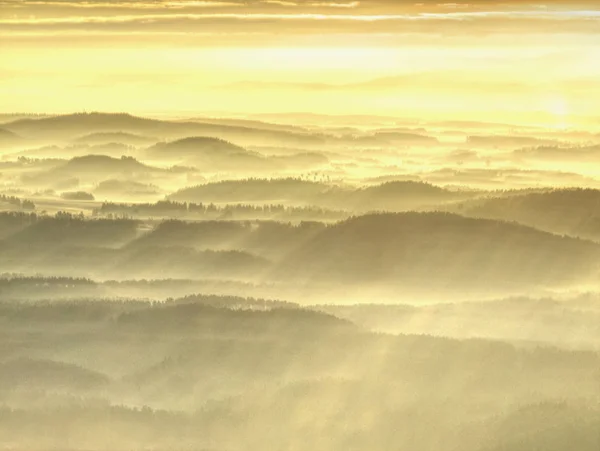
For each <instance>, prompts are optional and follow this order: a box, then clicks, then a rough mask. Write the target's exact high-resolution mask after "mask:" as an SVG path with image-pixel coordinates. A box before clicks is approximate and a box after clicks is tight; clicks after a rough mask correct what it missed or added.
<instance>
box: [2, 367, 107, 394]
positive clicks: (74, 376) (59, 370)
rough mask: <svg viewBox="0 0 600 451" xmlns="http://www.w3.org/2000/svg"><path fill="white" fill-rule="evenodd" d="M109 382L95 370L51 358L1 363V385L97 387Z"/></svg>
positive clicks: (44, 387) (12, 387)
mask: <svg viewBox="0 0 600 451" xmlns="http://www.w3.org/2000/svg"><path fill="white" fill-rule="evenodd" d="M108 382H109V379H108V377H106V376H105V375H103V374H101V373H97V372H95V371H90V370H87V369H84V368H81V367H79V366H77V365H72V364H68V363H62V362H54V361H51V360H33V359H18V360H12V361H8V362H3V363H0V386H1V387H2V389H3V390H7V389H14V388H17V387H23V388H27V389H29V390H31V389H36V390H40V389H50V390H52V389H63V390H82V389H96V388H99V387H101V386H103V385H106V384H107V383H108Z"/></svg>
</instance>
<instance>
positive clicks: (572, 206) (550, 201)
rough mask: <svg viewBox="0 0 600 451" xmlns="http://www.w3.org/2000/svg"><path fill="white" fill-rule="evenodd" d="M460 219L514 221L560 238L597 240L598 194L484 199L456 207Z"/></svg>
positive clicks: (556, 192)
mask: <svg viewBox="0 0 600 451" xmlns="http://www.w3.org/2000/svg"><path fill="white" fill-rule="evenodd" d="M458 211H460V212H461V213H462V214H464V215H468V216H472V217H478V218H489V219H500V220H503V221H514V222H518V223H520V224H524V225H527V226H530V227H535V228H537V229H540V230H545V231H547V232H552V233H556V234H560V235H570V236H574V237H580V238H586V239H592V240H595V241H598V240H600V190H596V189H556V190H549V191H546V192H531V193H525V194H522V195H514V196H505V197H504V196H503V197H495V198H485V199H480V200H474V201H468V202H465V203H463V204H460V205H459V206H458Z"/></svg>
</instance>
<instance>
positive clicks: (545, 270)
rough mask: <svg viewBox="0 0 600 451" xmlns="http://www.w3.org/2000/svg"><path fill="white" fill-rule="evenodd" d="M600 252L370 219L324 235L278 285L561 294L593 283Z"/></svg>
mask: <svg viewBox="0 0 600 451" xmlns="http://www.w3.org/2000/svg"><path fill="white" fill-rule="evenodd" d="M599 258H600V246H597V245H595V244H592V243H590V242H587V241H582V240H577V239H573V238H564V237H558V236H555V235H552V234H549V233H546V232H541V231H538V230H535V229H532V228H528V227H525V226H520V225H515V224H508V223H504V222H498V221H491V220H483V219H472V218H465V217H462V216H458V215H452V214H446V213H414V212H410V213H401V214H371V215H365V216H360V217H355V218H351V219H348V220H346V221H343V222H340V223H337V224H335V225H333V226H329V227H327V228H326V229H325V230H323V231H322V232H320V233H319V234H318V235H317V236H316V237H315V238H313V239H312V240H311V241H309V242H308V243H306V244H305V245H304V246H303V247H302V248H301V249H299V250H297V251H296V252H293V253H291V254H290V255H289V256H288V257H287V258H286V259H285V260H284V261H283V262H282V264H281V266H280V267H279V268H278V269H277V271H276V272H275V274H276V277H279V278H283V279H287V278H292V279H297V280H312V281H321V282H327V283H338V284H339V283H342V284H349V285H350V286H360V285H361V284H392V285H398V286H410V287H416V288H423V289H428V288H432V287H446V288H452V287H454V288H458V287H460V288H461V289H462V290H465V291H468V290H469V289H471V288H473V287H478V288H485V289H492V288H493V289H508V290H510V289H515V288H520V289H523V288H526V287H535V286H539V285H542V284H543V285H545V286H550V287H551V286H557V285H561V284H563V283H575V282H579V281H583V280H586V279H589V278H590V277H592V276H594V275H595V274H596V272H597V269H598V264H599V263H600V260H599Z"/></svg>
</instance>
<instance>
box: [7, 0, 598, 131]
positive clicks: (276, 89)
mask: <svg viewBox="0 0 600 451" xmlns="http://www.w3.org/2000/svg"><path fill="white" fill-rule="evenodd" d="M0 98H1V99H2V101H1V102H0V112H3V113H8V112H36V113H61V112H73V111H127V112H132V113H138V114H173V115H178V114H181V115H190V114H205V113H207V112H213V113H219V114H221V113H222V114H226V113H232V114H233V113H236V114H251V113H267V112H268V113H274V112H295V111H307V112H317V113H327V114H350V113H351V114H374V115H395V116H399V117H400V116H401V117H415V118H435V119H439V118H446V119H447V118H449V117H450V118H460V119H472V118H483V117H485V118H486V119H489V120H502V121H505V122H515V123H517V122H519V123H520V122H528V123H534V122H535V123H539V122H543V123H549V124H550V125H555V126H559V127H562V126H567V125H569V124H571V123H577V122H580V121H590V120H591V121H594V120H598V118H600V113H599V112H598V105H600V4H598V2H589V1H588V2H585V1H583V2H569V3H566V2H564V1H563V2H558V1H546V2H532V1H517V0H508V1H503V2H495V1H491V0H490V1H485V0H475V1H472V2H463V1H455V2H453V3H441V2H439V1H427V0H425V1H423V0H422V1H420V2H418V3H417V2H409V1H403V0H363V1H349V0H334V1H327V0H323V1H320V0H314V1H313V0H289V1H288V0H262V1H260V0H246V1H241V0H223V1H219V0H205V1H203V0H139V1H133V0H125V1H112V0H87V1H80V0H49V1H44V0H0Z"/></svg>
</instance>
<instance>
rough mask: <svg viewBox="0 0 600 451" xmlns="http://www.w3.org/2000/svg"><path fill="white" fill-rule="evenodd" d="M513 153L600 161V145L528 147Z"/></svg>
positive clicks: (532, 156)
mask: <svg viewBox="0 0 600 451" xmlns="http://www.w3.org/2000/svg"><path fill="white" fill-rule="evenodd" d="M513 155H514V156H515V157H516V158H518V159H535V160H547V161H572V162H584V161H585V162H594V163H598V162H600V145H592V146H571V147H568V146H548V145H546V146H537V147H527V148H523V149H517V150H515V151H514V152H513Z"/></svg>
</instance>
